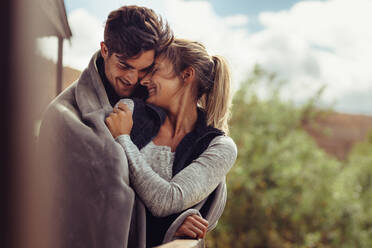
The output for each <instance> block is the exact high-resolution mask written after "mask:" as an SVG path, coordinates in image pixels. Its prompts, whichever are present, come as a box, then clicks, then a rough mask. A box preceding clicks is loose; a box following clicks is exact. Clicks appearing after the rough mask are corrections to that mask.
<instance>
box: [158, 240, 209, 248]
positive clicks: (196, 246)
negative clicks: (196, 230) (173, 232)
mask: <svg viewBox="0 0 372 248" xmlns="http://www.w3.org/2000/svg"><path fill="white" fill-rule="evenodd" d="M156 248H204V240H203V239H198V240H196V239H177V240H174V241H172V242H169V243H166V244H164V245H160V246H157V247H156Z"/></svg>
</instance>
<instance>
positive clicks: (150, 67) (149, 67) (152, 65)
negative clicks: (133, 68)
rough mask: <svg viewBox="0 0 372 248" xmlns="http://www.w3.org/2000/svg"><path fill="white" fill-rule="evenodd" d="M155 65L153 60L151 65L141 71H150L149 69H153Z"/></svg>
mask: <svg viewBox="0 0 372 248" xmlns="http://www.w3.org/2000/svg"><path fill="white" fill-rule="evenodd" d="M154 65H155V62H152V64H151V65H149V66H147V67H146V68H143V69H142V70H141V71H148V70H151V69H152V68H153V67H154Z"/></svg>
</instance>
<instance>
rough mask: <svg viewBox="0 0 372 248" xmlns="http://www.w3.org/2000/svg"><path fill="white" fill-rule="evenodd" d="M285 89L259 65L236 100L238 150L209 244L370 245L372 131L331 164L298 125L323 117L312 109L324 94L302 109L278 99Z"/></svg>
mask: <svg viewBox="0 0 372 248" xmlns="http://www.w3.org/2000/svg"><path fill="white" fill-rule="evenodd" d="M263 86H264V87H265V88H268V89H269V93H268V94H266V97H264V98H262V97H259V91H260V89H262V87H263ZM282 86H283V82H281V81H279V80H278V78H277V77H276V75H275V74H271V73H268V72H266V71H263V70H262V69H261V68H260V67H259V66H256V67H255V68H254V70H253V72H252V73H251V75H250V76H249V77H248V79H247V80H246V82H244V83H243V84H242V85H241V87H240V89H239V90H238V92H237V93H236V94H235V96H234V101H233V115H232V119H231V122H230V127H231V136H232V138H233V139H234V140H235V142H236V144H237V146H238V151H239V153H238V158H237V161H236V163H235V165H234V167H233V168H232V170H231V171H230V172H229V174H228V176H227V183H228V200H227V205H226V208H225V211H224V214H223V216H222V218H221V219H220V221H219V224H218V225H217V227H216V229H215V230H214V231H213V232H211V233H209V234H208V236H207V247H236V248H240V247H244V248H250V247H252V248H253V247H254V248H258V247H275V248H287V247H301V248H302V247H322V248H323V247H324V248H326V247H327V248H328V247H372V208H370V206H371V205H372V152H371V151H372V133H371V135H369V138H368V139H367V141H365V142H363V143H358V144H356V145H354V146H353V149H352V151H351V152H350V154H349V156H348V158H347V159H346V160H344V161H340V160H337V159H335V158H334V157H332V156H330V155H328V154H326V153H325V152H324V151H323V150H322V149H321V148H319V147H318V146H317V144H316V143H315V141H314V139H312V137H310V136H309V134H308V133H306V131H305V130H304V129H303V128H302V124H303V123H304V122H312V121H313V120H314V118H315V117H316V116H318V115H321V114H322V115H324V114H327V111H318V110H317V108H316V107H315V106H316V103H317V99H318V98H319V96H320V95H321V92H322V89H320V90H319V93H318V94H316V95H315V96H314V97H313V98H312V99H310V100H309V101H308V102H307V103H306V104H304V105H301V106H300V107H299V106H296V104H294V103H292V102H285V101H283V100H281V99H280V92H281V89H282V88H283V87H282Z"/></svg>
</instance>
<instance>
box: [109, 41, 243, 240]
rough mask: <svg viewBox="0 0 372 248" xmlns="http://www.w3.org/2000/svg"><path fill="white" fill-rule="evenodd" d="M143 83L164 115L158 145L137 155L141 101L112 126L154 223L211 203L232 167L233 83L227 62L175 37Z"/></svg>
mask: <svg viewBox="0 0 372 248" xmlns="http://www.w3.org/2000/svg"><path fill="white" fill-rule="evenodd" d="M141 84H142V85H143V86H146V87H147V90H148V93H149V96H148V98H147V100H146V102H147V103H150V104H153V105H155V106H158V107H160V108H162V109H164V110H165V113H166V115H165V118H164V119H163V120H162V121H161V123H162V124H161V126H160V128H159V129H158V130H157V134H156V135H155V136H154V137H153V139H152V141H151V142H149V143H148V144H146V145H145V146H144V147H139V148H140V149H139V148H138V147H137V146H136V145H135V144H134V143H133V142H132V140H131V137H133V135H132V134H133V131H132V127H133V120H132V112H133V113H136V108H137V105H139V104H138V101H137V100H135V101H131V100H128V99H127V100H124V102H125V103H127V104H123V103H120V104H119V105H118V107H116V108H114V111H113V113H111V114H110V116H109V117H107V118H106V124H107V126H108V128H109V130H110V132H111V133H112V135H113V137H114V138H116V140H117V141H118V142H119V143H120V144H121V145H122V147H123V149H124V151H125V153H126V155H127V158H128V161H129V171H130V178H131V184H132V186H133V187H134V189H135V191H136V192H137V194H138V195H139V196H140V198H141V199H142V201H143V202H144V203H145V205H146V207H147V208H148V209H149V210H150V212H151V213H152V215H153V216H152V217H154V216H155V217H154V218H151V216H150V221H152V220H153V221H155V222H156V217H164V216H170V215H172V214H176V213H179V212H182V211H184V210H185V209H188V208H190V207H192V206H194V205H195V204H197V203H199V202H200V201H202V200H203V199H205V198H207V197H208V195H210V194H211V193H212V192H213V190H215V188H216V187H217V185H218V184H219V183H221V182H222V181H223V180H224V177H225V175H226V174H227V172H228V171H229V169H230V168H231V167H232V165H233V164H234V162H235V159H236V155H237V150H236V145H235V143H234V142H233V141H232V139H231V138H229V137H228V136H226V135H225V134H227V133H228V125H227V121H228V117H229V108H230V102H231V100H230V77H229V71H228V67H227V64H226V63H225V61H224V60H223V59H222V58H221V57H218V56H212V57H211V56H209V55H208V53H207V52H206V50H205V47H204V46H202V45H201V44H200V43H197V42H190V41H186V40H181V39H176V40H175V41H174V42H173V43H172V44H171V45H170V46H169V47H168V48H167V49H166V50H165V51H164V52H163V53H162V54H160V55H159V56H158V58H157V59H156V62H155V65H154V68H153V70H152V72H151V73H149V74H148V75H147V76H146V77H145V78H144V79H143V80H142V81H141ZM128 105H129V106H128ZM133 105H134V106H133ZM130 106H131V107H130ZM134 122H136V121H134ZM134 124H135V123H134ZM131 131H132V133H131ZM130 134H131V136H129V135H130ZM185 154H186V155H185ZM198 222H199V224H201V225H202V224H203V220H202V219H198V220H197V221H196V222H194V223H195V225H194V227H192V226H191V228H190V229H189V231H190V232H191V234H190V235H189V236H191V235H192V236H194V237H195V235H194V234H195V233H197V232H198V231H197V229H198V228H197V226H198ZM159 223H161V222H159ZM159 225H160V224H159ZM186 229H187V228H186ZM201 229H202V228H201ZM193 230H194V231H195V233H194V234H192V231H193ZM184 234H185V233H184ZM198 236H199V235H198ZM150 242H152V241H150ZM154 242H155V243H153V244H157V242H156V241H154Z"/></svg>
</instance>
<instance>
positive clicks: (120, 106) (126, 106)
mask: <svg viewBox="0 0 372 248" xmlns="http://www.w3.org/2000/svg"><path fill="white" fill-rule="evenodd" d="M118 109H120V110H122V111H124V112H127V111H130V109H129V107H128V105H127V104H125V103H122V102H119V104H118Z"/></svg>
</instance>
